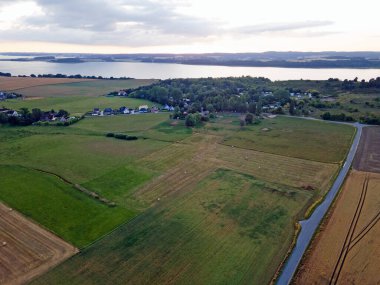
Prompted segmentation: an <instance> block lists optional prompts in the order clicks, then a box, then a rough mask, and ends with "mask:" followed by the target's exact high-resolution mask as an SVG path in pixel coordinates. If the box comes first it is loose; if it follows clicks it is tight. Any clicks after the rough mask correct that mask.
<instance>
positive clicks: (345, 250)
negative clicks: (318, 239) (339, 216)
mask: <svg viewBox="0 0 380 285" xmlns="http://www.w3.org/2000/svg"><path fill="white" fill-rule="evenodd" d="M368 182H369V176H368V174H367V175H366V177H365V180H364V183H363V187H362V191H361V193H360V198H359V201H358V204H357V206H356V209H355V213H354V216H353V217H352V220H351V224H350V227H349V229H348V232H347V234H346V237H345V240H344V243H343V247H342V249H341V251H340V254H339V258H338V260H337V262H336V264H335V267H334V271H333V273H332V275H331V278H330V282H329V285H333V284H334V285H335V284H337V283H338V280H339V276H340V273H341V272H342V269H343V266H344V262H345V260H346V258H347V255H348V252H349V250H350V247H351V244H352V242H353V240H355V239H356V238H357V237H358V236H359V235H360V234H359V235H357V236H356V237H355V238H353V236H354V233H355V230H356V226H357V224H358V221H359V218H360V215H361V212H362V209H363V205H364V201H365V198H366V195H367V190H368ZM357 242H358V241H357ZM357 242H356V243H357Z"/></svg>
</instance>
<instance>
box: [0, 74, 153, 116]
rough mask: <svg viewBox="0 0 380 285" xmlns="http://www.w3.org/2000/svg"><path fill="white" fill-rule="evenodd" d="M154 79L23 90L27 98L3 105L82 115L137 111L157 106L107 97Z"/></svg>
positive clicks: (67, 84) (54, 85)
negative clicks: (123, 109) (96, 110)
mask: <svg viewBox="0 0 380 285" xmlns="http://www.w3.org/2000/svg"><path fill="white" fill-rule="evenodd" d="M152 82H154V80H138V79H131V80H94V81H83V82H75V83H64V84H53V85H43V86H37V87H30V88H25V89H19V90H17V92H19V93H21V94H23V95H24V96H26V99H24V100H21V99H13V100H6V101H5V102H2V106H4V107H6V108H10V109H15V110H18V109H20V108H22V107H26V108H29V109H33V108H39V109H41V110H45V111H47V110H51V109H54V110H56V111H57V110H59V109H64V110H67V111H68V112H69V113H70V114H72V115H82V114H84V113H86V112H89V111H92V110H93V108H102V109H104V108H107V107H109V108H120V107H122V106H126V107H129V108H136V107H138V106H140V105H145V104H148V105H153V103H152V102H149V101H146V100H138V99H131V98H121V97H106V96H103V95H105V94H107V93H109V92H111V91H115V90H116V91H117V90H120V89H125V88H134V87H138V86H141V85H146V84H151V83H152Z"/></svg>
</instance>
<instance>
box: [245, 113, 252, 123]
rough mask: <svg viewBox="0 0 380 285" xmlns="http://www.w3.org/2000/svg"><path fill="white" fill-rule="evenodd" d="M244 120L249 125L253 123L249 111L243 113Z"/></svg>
mask: <svg viewBox="0 0 380 285" xmlns="http://www.w3.org/2000/svg"><path fill="white" fill-rule="evenodd" d="M245 122H246V123H247V125H251V124H252V123H253V115H252V114H251V113H248V114H247V115H245Z"/></svg>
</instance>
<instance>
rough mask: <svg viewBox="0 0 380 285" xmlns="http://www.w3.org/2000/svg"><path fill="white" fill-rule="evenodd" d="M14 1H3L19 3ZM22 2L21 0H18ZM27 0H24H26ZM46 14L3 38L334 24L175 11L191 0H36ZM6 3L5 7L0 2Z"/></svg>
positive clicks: (82, 38) (163, 37) (110, 39)
mask: <svg viewBox="0 0 380 285" xmlns="http://www.w3.org/2000/svg"><path fill="white" fill-rule="evenodd" d="M14 1H15V0H12V1H8V0H0V3H1V4H3V5H4V3H7V4H9V3H11V2H12V3H14ZM16 1H17V0H16ZM21 1H23V0H19V2H21ZM24 1H26V0H24ZM34 2H36V3H37V4H38V5H39V6H40V7H41V8H42V10H43V12H44V15H43V16H32V17H27V18H25V19H23V21H22V23H20V26H21V27H22V28H18V29H17V30H9V31H0V38H1V39H5V40H19V41H44V42H58V43H71V44H89V45H123V46H134V47H136V46H154V45H173V44H187V43H188V42H189V41H191V42H196V41H206V40H209V39H210V38H212V37H218V36H223V35H244V36H246V35H250V34H252V35H255V34H260V33H274V32H284V31H297V30H301V29H304V28H316V27H322V26H326V25H331V24H332V22H329V21H308V22H296V23H272V24H265V25H254V26H245V27H240V28H234V29H229V28H224V27H223V26H224V25H225V23H223V22H215V21H210V20H208V19H202V18H198V17H194V16H189V15H182V14H180V13H178V12H176V8H177V7H178V6H186V5H189V3H190V2H189V0H160V1H159V0H113V1H108V0H81V1H78V0H65V1H63V0H34ZM0 7H1V6H0Z"/></svg>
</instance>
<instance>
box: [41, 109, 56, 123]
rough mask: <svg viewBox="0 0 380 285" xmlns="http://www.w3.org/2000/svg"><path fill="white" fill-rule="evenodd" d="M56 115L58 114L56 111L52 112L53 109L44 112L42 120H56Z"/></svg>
mask: <svg viewBox="0 0 380 285" xmlns="http://www.w3.org/2000/svg"><path fill="white" fill-rule="evenodd" d="M55 115H56V114H55V113H54V112H51V111H49V112H42V115H41V118H40V121H45V122H48V121H54V120H56V118H55Z"/></svg>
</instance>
